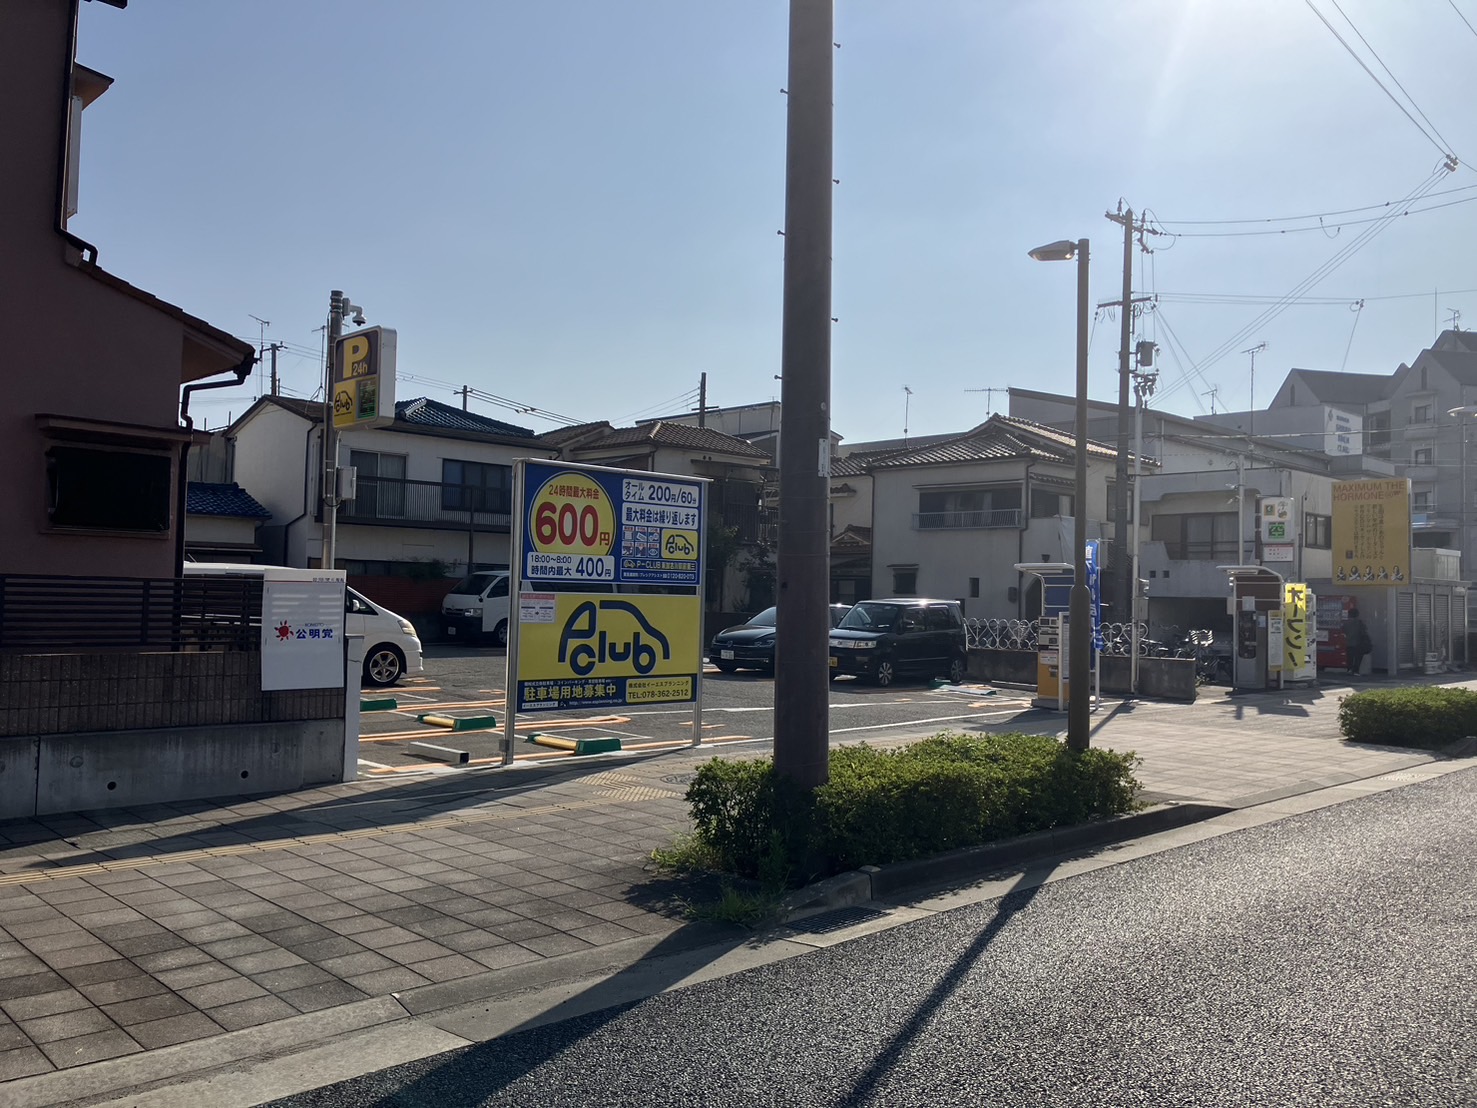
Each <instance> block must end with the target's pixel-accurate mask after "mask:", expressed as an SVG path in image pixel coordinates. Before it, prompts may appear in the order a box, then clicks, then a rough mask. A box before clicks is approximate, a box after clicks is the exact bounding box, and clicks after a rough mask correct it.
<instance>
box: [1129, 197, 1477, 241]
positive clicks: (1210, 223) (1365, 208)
mask: <svg viewBox="0 0 1477 1108" xmlns="http://www.w3.org/2000/svg"><path fill="white" fill-rule="evenodd" d="M1473 189H1477V185H1460V186H1458V187H1457V188H1454V189H1442V190H1441V191H1439V192H1433V193H1429V194H1428V195H1430V196H1451V195H1453V194H1455V193H1458V192H1470V191H1471V190H1473ZM1398 203H1400V201H1398V200H1385V201H1383V202H1382V203H1379V204H1363V205H1361V206H1359V207H1357V208H1338V209H1334V210H1332V211H1327V212H1309V213H1307V214H1306V215H1278V216H1265V217H1262V218H1260V219H1160V218H1159V217H1158V216H1153V217H1151V220H1152V222H1153V223H1155V224H1156V225H1158V226H1160V227H1185V226H1192V225H1197V226H1204V227H1216V226H1228V225H1231V224H1240V223H1301V222H1303V221H1304V220H1309V219H1330V218H1332V217H1333V216H1337V215H1358V214H1359V213H1360V212H1373V211H1378V210H1379V209H1381V208H1388V207H1390V206H1391V205H1392V204H1398ZM1169 233H1170V234H1175V233H1178V232H1169Z"/></svg>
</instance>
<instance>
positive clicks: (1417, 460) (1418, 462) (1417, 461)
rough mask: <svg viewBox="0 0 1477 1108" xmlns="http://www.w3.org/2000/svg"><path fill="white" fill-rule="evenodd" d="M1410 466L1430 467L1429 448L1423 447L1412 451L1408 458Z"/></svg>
mask: <svg viewBox="0 0 1477 1108" xmlns="http://www.w3.org/2000/svg"><path fill="white" fill-rule="evenodd" d="M1410 464H1411V465H1414V466H1428V465H1431V464H1432V462H1431V448H1430V447H1429V446H1423V447H1419V448H1417V449H1416V450H1415V451H1413V452H1412V453H1411V456H1410Z"/></svg>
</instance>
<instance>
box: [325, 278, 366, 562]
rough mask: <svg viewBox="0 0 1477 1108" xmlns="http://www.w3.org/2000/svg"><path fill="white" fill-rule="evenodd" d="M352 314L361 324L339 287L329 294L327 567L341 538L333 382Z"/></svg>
mask: <svg viewBox="0 0 1477 1108" xmlns="http://www.w3.org/2000/svg"><path fill="white" fill-rule="evenodd" d="M348 315H352V316H353V317H354V325H355V326H356V327H357V326H362V325H363V323H364V311H363V309H361V308H360V307H359V306H358V305H357V304H351V303H349V298H348V297H347V296H345V295H344V294H343V292H342V291H340V290H339V289H334V290H333V291H332V292H331V293H329V294H328V350H327V357H325V358H324V362H323V489H322V493H323V557H322V559H321V561H320V563H319V564H320V565H321V566H322V567H323V568H324V569H333V568H335V567H334V546H335V544H336V542H337V539H338V432H337V431H336V430H334V426H333V403H334V395H333V389H334V384H335V383H336V382H337V381H338V372H337V370H338V365H337V362H338V340H339V339H341V338H343V334H344V317H345V316H348Z"/></svg>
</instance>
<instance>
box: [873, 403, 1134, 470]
mask: <svg viewBox="0 0 1477 1108" xmlns="http://www.w3.org/2000/svg"><path fill="white" fill-rule="evenodd" d="M1074 451H1075V437H1074V436H1073V435H1072V433H1071V432H1068V431H1059V430H1057V429H1056V428H1055V427H1048V426H1047V425H1046V424H1044V423H1036V422H1034V421H1032V420H1029V419H1020V418H1019V417H1016V416H1005V415H994V416H991V417H990V418H989V420H988V421H987V422H985V423H983V424H981V425H980V426H979V427H976V428H975V429H974V430H973V431H968V432H966V433H964V434H963V435H959V436H956V437H955V438H952V439H947V440H945V441H943V442H939V443H934V444H932V445H928V446H923V447H920V448H919V449H917V450H908V451H903V452H900V453H896V454H889V455H887V456H885V457H882V458H879V459H877V460H876V461H874V462H872V463H871V465H872V467H873V468H878V469H880V468H883V467H890V466H916V465H947V464H949V463H951V462H989V461H998V460H1002V459H1005V458H1033V459H1038V460H1040V461H1048V462H1061V463H1063V464H1070V463H1071V462H1072V460H1073V457H1074ZM1087 453H1088V455H1089V456H1090V457H1096V458H1116V457H1117V456H1118V452H1117V450H1116V449H1114V448H1113V447H1111V446H1109V445H1107V444H1106V443H1101V442H1097V441H1095V440H1093V439H1089V440H1087Z"/></svg>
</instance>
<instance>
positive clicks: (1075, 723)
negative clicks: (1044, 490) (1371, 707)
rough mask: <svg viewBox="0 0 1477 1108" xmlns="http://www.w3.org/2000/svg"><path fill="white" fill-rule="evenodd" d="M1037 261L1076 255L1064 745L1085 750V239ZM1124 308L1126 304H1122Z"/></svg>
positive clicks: (1088, 631) (1045, 249) (1040, 254)
mask: <svg viewBox="0 0 1477 1108" xmlns="http://www.w3.org/2000/svg"><path fill="white" fill-rule="evenodd" d="M1031 257H1032V258H1034V259H1035V260H1036V261H1038V262H1066V261H1071V260H1072V259H1073V258H1075V259H1076V260H1077V428H1076V431H1077V436H1076V451H1075V452H1076V461H1077V474H1076V484H1077V488H1076V492H1075V494H1074V496H1073V503H1072V542H1073V546H1074V549H1073V551H1072V595H1071V600H1070V603H1069V605H1068V608H1067V614H1068V616H1069V618H1070V619H1071V631H1070V636H1069V638H1068V642H1067V658H1068V669H1069V680H1070V681H1071V685H1070V687H1069V689H1068V699H1067V746H1068V748H1069V749H1072V750H1086V749H1087V748H1088V746H1089V745H1090V743H1091V735H1090V723H1091V718H1090V715H1089V713H1090V711H1091V707H1092V705H1091V703H1090V700H1091V696H1092V691H1091V690H1092V594H1091V593H1090V592H1089V591H1088V588H1087V338H1088V326H1089V323H1090V320H1091V316H1090V315H1089V308H1088V298H1087V261H1088V240H1087V239H1078V240H1077V241H1076V242H1072V241H1071V240H1067V239H1064V240H1062V241H1060V242H1053V243H1049V244H1048V245H1046V246H1038V247H1037V248H1036V249H1035V250H1032V251H1031ZM1124 310H1125V311H1126V310H1128V309H1127V306H1126V305H1125V309H1124Z"/></svg>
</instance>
